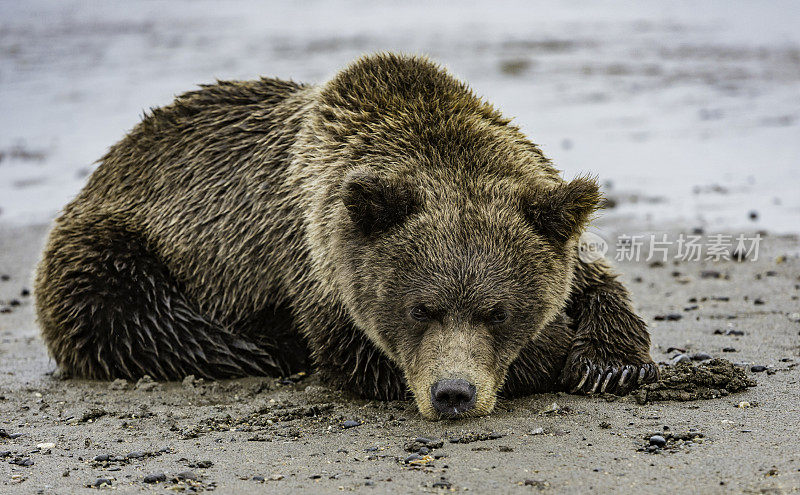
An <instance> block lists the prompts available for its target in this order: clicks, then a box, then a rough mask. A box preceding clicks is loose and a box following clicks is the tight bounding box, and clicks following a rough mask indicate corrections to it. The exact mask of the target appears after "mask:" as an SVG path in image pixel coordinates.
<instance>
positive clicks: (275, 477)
mask: <svg viewBox="0 0 800 495" xmlns="http://www.w3.org/2000/svg"><path fill="white" fill-rule="evenodd" d="M282 479H283V475H282V474H273V475H272V476H270V477H269V480H270V481H280V480H282Z"/></svg>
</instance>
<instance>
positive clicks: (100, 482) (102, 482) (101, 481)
mask: <svg viewBox="0 0 800 495" xmlns="http://www.w3.org/2000/svg"><path fill="white" fill-rule="evenodd" d="M111 484H112V483H111V480H110V479H108V478H97V479H96V480H94V481H92V482H91V483H89V485H88V486H90V487H93V488H102V487H104V486H111Z"/></svg>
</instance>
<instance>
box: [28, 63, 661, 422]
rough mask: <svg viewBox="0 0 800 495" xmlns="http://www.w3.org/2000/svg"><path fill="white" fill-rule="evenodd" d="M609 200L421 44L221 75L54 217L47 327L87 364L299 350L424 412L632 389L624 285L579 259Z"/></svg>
mask: <svg viewBox="0 0 800 495" xmlns="http://www.w3.org/2000/svg"><path fill="white" fill-rule="evenodd" d="M599 201H600V194H599V192H598V187H597V184H596V182H595V181H594V180H591V179H588V178H577V179H574V180H572V181H569V182H567V181H564V180H563V179H561V178H560V176H559V174H558V171H557V170H556V169H554V168H553V166H552V165H551V163H550V161H549V160H548V159H547V158H545V157H544V155H543V154H542V152H541V151H540V149H539V148H538V147H537V146H536V145H535V144H533V143H532V142H530V141H529V140H528V139H527V138H526V137H525V136H524V135H523V134H522V133H521V132H520V131H519V129H518V128H517V127H515V126H514V125H512V124H511V123H510V121H509V120H508V119H506V118H504V117H503V116H502V115H501V114H500V113H499V112H498V111H497V110H495V109H494V108H493V107H492V106H491V105H489V104H488V103H486V102H484V101H483V100H481V99H480V98H478V97H477V96H475V95H474V93H473V92H472V91H471V90H470V89H469V88H468V87H467V86H466V85H465V84H464V83H462V82H459V81H458V80H457V79H455V78H454V77H452V76H451V75H449V74H448V73H447V72H446V71H444V70H443V69H442V68H440V67H439V66H437V65H436V64H434V63H432V62H431V61H429V60H427V59H426V58H421V57H406V56H399V55H392V54H381V55H375V56H369V57H365V58H362V59H360V60H358V61H356V62H355V63H353V64H352V65H350V66H349V67H347V68H346V69H344V70H342V71H341V72H339V73H338V74H337V75H336V76H335V77H333V79H331V80H330V81H328V82H327V83H325V84H322V85H317V86H312V85H302V84H297V83H294V82H288V81H281V80H277V79H261V80H258V81H246V82H218V83H217V84H213V85H208V86H202V87H201V89H199V90H197V91H192V92H189V93H186V94H184V95H181V96H179V97H178V98H177V99H176V100H175V102H174V103H172V104H171V105H169V106H167V107H164V108H158V109H155V110H152V112H151V113H150V114H149V115H147V116H146V117H145V118H144V120H143V121H142V122H141V123H140V124H139V125H137V126H136V127H135V128H134V129H133V130H132V131H130V133H128V135H126V136H125V137H124V138H123V139H122V140H121V141H120V142H119V143H117V144H115V145H114V146H112V147H111V149H110V150H109V152H108V153H107V154H106V155H105V156H104V157H103V158H102V160H101V163H100V165H99V167H98V168H97V170H96V171H95V172H94V173H93V174H92V176H91V178H90V180H89V182H88V184H87V185H86V187H85V188H84V189H83V190H82V191H81V192H80V194H79V195H78V196H77V197H76V198H75V199H74V200H73V201H72V202H71V203H70V204H68V205H67V206H66V207H65V209H64V211H63V214H62V215H61V216H60V217H59V218H58V219H57V220H56V222H55V226H54V228H53V231H52V233H51V235H50V238H49V242H48V244H47V247H46V249H45V252H44V255H43V259H42V261H41V264H40V266H39V269H38V272H37V279H36V307H37V314H38V320H39V323H40V325H41V328H42V332H43V335H44V339H45V342H46V343H47V346H48V348H49V350H50V353H51V355H52V356H53V357H54V358H55V360H56V362H57V363H58V365H59V366H60V367H61V369H62V370H63V371H64V372H65V373H67V374H71V375H73V376H78V377H86V378H94V379H112V378H118V377H121V378H136V377H140V376H142V375H145V374H146V375H150V376H152V377H154V378H157V379H163V380H172V379H181V378H183V377H185V376H186V375H189V374H194V375H198V376H203V377H208V378H222V377H236V376H243V375H250V374H258V375H285V374H289V373H293V372H296V371H299V370H303V369H306V368H308V367H312V366H313V368H314V369H316V370H317V371H318V372H319V373H320V375H321V376H322V377H323V379H325V380H327V381H328V382H329V383H331V384H332V385H334V386H336V387H340V388H345V389H349V390H352V391H355V392H356V393H358V394H361V395H363V396H366V397H371V398H379V399H396V398H402V397H406V396H407V394H408V392H410V393H411V394H412V395H413V397H414V399H415V401H416V404H417V406H418V409H419V411H420V412H421V413H422V415H423V416H425V417H427V418H435V417H439V416H446V417H455V416H464V415H480V414H487V413H489V412H491V411H492V409H493V407H494V405H495V402H496V399H497V397H498V395H502V396H504V397H513V396H518V395H521V394H529V393H532V392H537V391H548V390H556V389H564V390H568V391H572V392H583V393H591V392H597V391H610V392H614V393H618V394H624V393H626V392H627V391H629V390H630V389H631V388H632V387H634V386H635V385H636V384H640V383H643V382H648V381H652V380H654V379H655V378H656V376H657V368H656V367H655V365H654V363H653V361H652V360H651V358H650V356H649V346H650V344H649V335H648V333H647V329H646V326H645V324H644V323H643V322H642V320H641V319H639V318H638V317H637V316H636V314H635V313H634V311H633V309H632V307H631V303H630V301H629V298H628V294H627V292H626V290H625V288H624V287H623V286H622V285H621V284H620V282H618V281H617V280H616V278H615V275H614V274H612V273H611V272H610V270H609V268H608V267H607V266H606V265H605V264H604V263H603V262H597V263H591V264H586V263H583V262H581V261H579V260H578V257H577V247H576V244H577V239H578V237H579V235H580V234H581V232H582V230H583V229H584V227H585V225H586V223H587V221H588V220H589V219H590V217H591V215H592V214H593V212H594V211H595V210H596V209H597V207H598V202H599Z"/></svg>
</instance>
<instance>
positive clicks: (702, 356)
mask: <svg viewBox="0 0 800 495" xmlns="http://www.w3.org/2000/svg"><path fill="white" fill-rule="evenodd" d="M691 358H692V361H708V360H709V359H714V358H713V357H712V356H711V354H708V353H706V352H695V353H694V354H692V355H691Z"/></svg>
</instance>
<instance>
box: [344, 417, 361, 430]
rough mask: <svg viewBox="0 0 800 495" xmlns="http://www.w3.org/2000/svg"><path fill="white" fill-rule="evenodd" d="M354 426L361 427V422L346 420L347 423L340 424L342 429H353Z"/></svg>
mask: <svg viewBox="0 0 800 495" xmlns="http://www.w3.org/2000/svg"><path fill="white" fill-rule="evenodd" d="M356 426H361V421H356V420H354V419H348V420H347V421H345V422H344V423H342V428H344V429H348V428H355V427H356Z"/></svg>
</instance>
